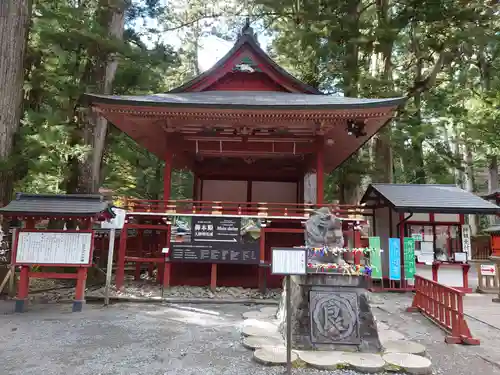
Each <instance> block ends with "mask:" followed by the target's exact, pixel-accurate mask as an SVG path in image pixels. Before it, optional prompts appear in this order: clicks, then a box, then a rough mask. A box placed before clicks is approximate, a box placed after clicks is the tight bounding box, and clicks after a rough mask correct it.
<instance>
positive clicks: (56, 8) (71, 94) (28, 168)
mask: <svg viewBox="0 0 500 375" xmlns="http://www.w3.org/2000/svg"><path fill="white" fill-rule="evenodd" d="M159 3H160V2H159V1H147V2H145V3H142V5H141V4H133V5H132V6H131V7H129V8H128V10H127V12H128V13H127V16H126V20H127V23H126V29H125V32H124V40H123V41H121V40H116V39H113V38H111V37H109V35H108V30H107V29H106V28H104V27H103V25H102V22H100V19H99V17H102V16H103V14H105V11H106V8H105V7H104V5H103V4H105V2H103V1H99V2H98V1H90V2H86V3H85V4H83V3H82V4H83V5H77V3H75V2H73V1H69V0H57V1H53V2H37V3H36V4H35V8H34V17H33V23H32V28H31V34H30V38H29V48H28V56H27V57H26V81H25V98H26V99H25V115H24V119H23V122H22V128H21V134H20V135H19V140H18V142H17V144H16V148H17V149H18V150H19V151H20V152H19V153H18V154H17V156H16V157H15V158H14V161H13V162H14V163H15V164H16V165H17V168H16V170H17V174H18V179H19V182H18V186H17V187H16V189H17V190H23V191H30V192H38V193H41V192H52V193H59V192H64V191H65V181H66V180H67V178H68V174H69V173H70V170H69V168H70V163H69V162H70V160H71V159H74V158H76V159H77V160H83V159H84V158H85V157H86V155H87V154H88V153H89V152H91V149H90V147H89V146H85V145H83V144H81V143H79V142H77V143H75V142H74V139H73V137H74V134H75V133H74V132H75V130H77V122H78V121H77V119H76V118H75V114H76V113H77V111H75V108H77V107H78V106H79V105H80V104H81V99H82V95H83V94H84V93H85V92H100V90H101V88H100V85H101V82H99V81H93V80H89V79H88V78H89V77H88V72H89V70H92V69H98V66H97V65H96V64H98V61H97V57H96V56H97V55H96V53H99V54H104V55H105V54H108V53H112V54H115V55H116V56H118V60H119V63H118V70H117V72H116V76H115V80H114V85H113V91H114V93H116V94H143V93H154V92H162V91H165V90H166V89H167V88H168V87H169V86H170V82H169V76H170V75H171V73H172V71H174V70H175V69H176V67H177V66H178V63H179V59H178V56H177V54H176V53H175V51H174V50H173V48H172V47H170V46H168V45H164V44H161V43H157V44H156V45H155V46H154V47H153V48H152V49H148V48H147V47H146V46H145V45H144V43H143V42H142V41H141V39H140V36H139V35H137V33H136V32H135V31H134V29H131V27H132V26H133V23H134V22H136V21H138V20H139V19H140V18H141V17H144V16H152V17H159V16H160V15H161V14H163V13H162V12H165V9H164V8H162V7H160V6H159ZM96 51H98V52H96ZM111 129H112V128H111ZM108 138H109V142H108V144H107V148H106V150H105V157H104V159H105V160H104V170H103V176H106V179H105V180H104V184H103V185H104V186H106V187H110V188H112V189H115V190H116V191H117V193H119V194H126V195H131V196H135V197H141V198H151V199H153V198H158V196H159V194H161V192H162V189H163V188H162V186H161V182H160V180H161V179H160V178H159V176H160V175H161V172H162V163H161V161H159V160H157V158H156V157H154V156H153V155H151V154H149V153H148V152H146V151H144V150H142V149H141V148H139V147H138V146H137V145H136V144H135V142H133V141H131V140H130V139H129V138H127V137H126V136H125V135H124V134H120V132H118V131H115V130H113V129H112V130H111V131H110V134H109V136H108ZM158 171H159V172H158ZM158 173H160V175H158ZM157 175H158V176H157ZM155 176H156V177H157V179H156V180H155V179H154V178H155Z"/></svg>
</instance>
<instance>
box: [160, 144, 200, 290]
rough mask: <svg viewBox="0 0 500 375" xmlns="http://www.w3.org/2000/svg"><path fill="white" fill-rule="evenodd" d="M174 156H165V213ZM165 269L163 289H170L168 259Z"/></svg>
mask: <svg viewBox="0 0 500 375" xmlns="http://www.w3.org/2000/svg"><path fill="white" fill-rule="evenodd" d="M172 156H173V155H172V152H171V151H170V150H169V151H167V154H166V155H165V170H164V172H163V201H164V202H165V211H166V210H167V205H168V201H169V200H170V192H171V186H172ZM195 178H196V177H195ZM193 198H194V197H193ZM170 228H171V225H169V226H168V231H167V241H166V243H167V244H166V246H167V247H168V248H169V254H170ZM164 256H168V255H164ZM163 267H164V268H163V287H164V288H168V287H169V286H170V273H171V267H172V265H171V264H170V262H169V261H168V259H165V264H164V265H163Z"/></svg>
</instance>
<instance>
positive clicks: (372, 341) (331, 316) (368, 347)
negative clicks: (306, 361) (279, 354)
mask: <svg viewBox="0 0 500 375" xmlns="http://www.w3.org/2000/svg"><path fill="white" fill-rule="evenodd" d="M285 293H286V291H285V289H284V291H283V294H282V297H281V302H280V307H279V310H278V319H279V329H280V332H282V334H283V336H285V335H286V314H285V309H286V304H285ZM291 302H292V303H291V305H292V311H291V314H292V315H291V320H292V347H293V348H294V349H299V350H343V351H360V352H368V353H378V352H380V351H381V350H382V347H381V345H380V341H379V337H378V332H377V325H376V322H375V320H374V318H373V315H372V312H371V308H370V305H369V303H368V295H367V292H366V289H365V279H364V277H362V276H345V275H341V274H330V273H329V274H309V275H306V276H291Z"/></svg>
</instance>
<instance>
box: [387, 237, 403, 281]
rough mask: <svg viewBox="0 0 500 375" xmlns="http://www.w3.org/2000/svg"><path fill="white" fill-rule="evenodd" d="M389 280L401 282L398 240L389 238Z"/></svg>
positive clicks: (399, 245)
mask: <svg viewBox="0 0 500 375" xmlns="http://www.w3.org/2000/svg"><path fill="white" fill-rule="evenodd" d="M389 279H390V280H401V244H400V240H399V238H389Z"/></svg>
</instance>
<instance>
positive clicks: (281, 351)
mask: <svg viewBox="0 0 500 375" xmlns="http://www.w3.org/2000/svg"><path fill="white" fill-rule="evenodd" d="M253 358H254V359H255V361H256V362H259V363H262V364H263V365H266V366H275V365H284V364H286V349H285V348H284V347H264V348H262V349H257V350H256V351H255V352H254V353H253ZM298 358H299V357H298V355H297V353H294V352H293V351H292V362H295V361H296V360H297V359H298Z"/></svg>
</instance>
